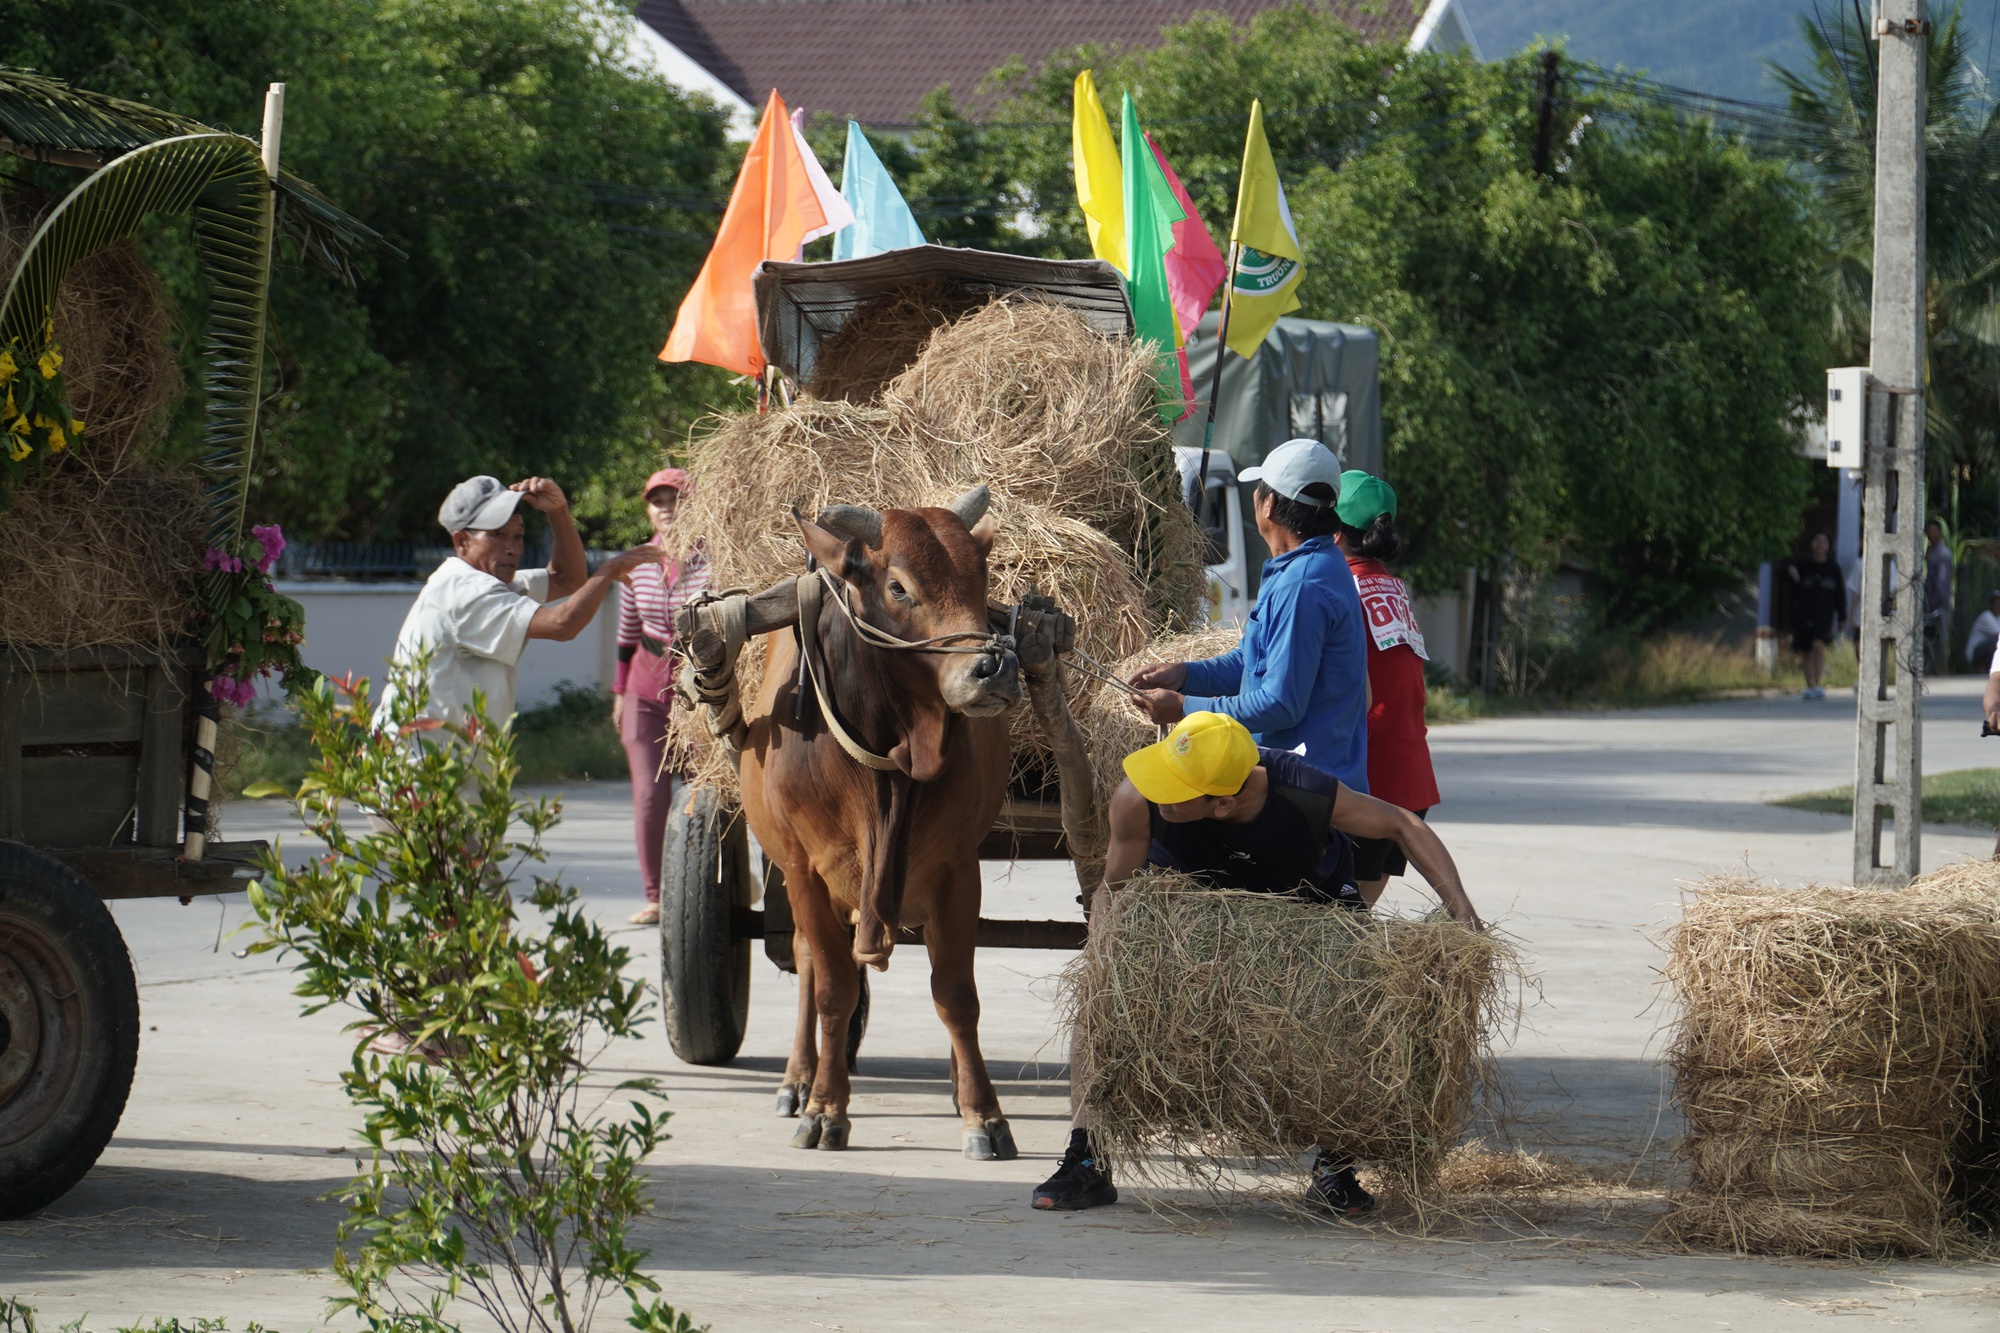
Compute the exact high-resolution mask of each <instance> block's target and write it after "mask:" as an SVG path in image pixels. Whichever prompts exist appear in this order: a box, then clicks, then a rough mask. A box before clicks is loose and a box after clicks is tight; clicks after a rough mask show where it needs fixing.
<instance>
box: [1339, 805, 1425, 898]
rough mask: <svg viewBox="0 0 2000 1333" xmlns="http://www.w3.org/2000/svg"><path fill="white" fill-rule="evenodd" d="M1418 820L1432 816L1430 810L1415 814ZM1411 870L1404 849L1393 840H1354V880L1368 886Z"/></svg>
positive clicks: (1419, 811)
mask: <svg viewBox="0 0 2000 1333" xmlns="http://www.w3.org/2000/svg"><path fill="white" fill-rule="evenodd" d="M1415 813H1416V816H1417V818H1418V819H1423V818H1425V817H1426V816H1428V815H1429V814H1430V811H1429V810H1418V811H1416V812H1415ZM1409 868H1410V863H1409V862H1408V861H1407V860H1405V859H1404V858H1403V849H1402V848H1401V847H1398V846H1397V845H1396V842H1395V839H1393V838H1356V839H1355V840H1354V878H1356V879H1357V880H1360V881H1361V882H1362V883H1363V884H1366V883H1367V882H1368V881H1369V880H1373V879H1387V878H1388V877H1390V876H1392V875H1400V874H1402V873H1403V872H1404V871H1406V870H1408V869H1409Z"/></svg>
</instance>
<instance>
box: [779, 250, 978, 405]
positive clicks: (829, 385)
mask: <svg viewBox="0 0 2000 1333" xmlns="http://www.w3.org/2000/svg"><path fill="white" fill-rule="evenodd" d="M985 303H986V298H985V297H984V296H982V295H977V294H974V293H972V292H970V291H968V290H967V289H966V288H964V287H962V286H960V285H959V284H958V283H955V282H952V281H950V280H948V279H945V278H928V279H923V280H921V281H918V282H912V283H908V284H906V285H904V286H902V287H898V288H897V289H896V290H894V291H892V292H888V293H885V294H884V295H881V296H877V297H874V298H873V299H871V300H868V301H864V302H862V303H861V304H860V305H859V306H857V307H856V308H855V310H854V313H853V314H851V315H849V316H848V317H847V322H846V323H845V324H843V325H841V326H840V332H838V333H836V334H835V335H834V336H833V337H831V338H828V339H827V340H826V341H825V342H823V343H821V344H820V346H819V355H818V357H817V359H816V362H815V364H814V366H813V381H812V395H813V397H815V398H819V399H823V400H825V401H827V402H834V401H836V400H838V401H841V402H848V403H871V402H873V401H875V399H876V398H878V397H880V396H881V393H882V389H883V387H884V386H885V385H887V384H888V383H889V381H890V380H892V379H894V378H896V376H898V375H900V374H902V373H903V371H904V369H905V368H907V367H908V366H909V364H910V363H911V362H912V361H915V360H916V359H917V356H918V354H919V353H921V352H922V351H923V350H924V344H925V343H927V342H929V341H930V337H931V334H932V333H934V332H936V331H937V329H938V328H939V327H940V326H942V325H945V324H949V323H951V322H952V321H953V320H955V319H957V318H959V316H961V315H964V314H967V313H969V312H971V311H973V310H976V309H978V308H979V307H980V306H982V305H984V304H985Z"/></svg>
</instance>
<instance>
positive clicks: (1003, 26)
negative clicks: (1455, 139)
mask: <svg viewBox="0 0 2000 1333" xmlns="http://www.w3.org/2000/svg"><path fill="white" fill-rule="evenodd" d="M1285 2H1286V0H642V3H640V4H639V5H638V7H637V16H638V19H639V21H640V22H641V23H643V24H645V25H646V26H647V27H649V28H651V29H652V30H653V32H654V33H655V34H657V35H658V36H659V37H660V38H662V39H664V40H665V41H666V42H668V43H670V44H671V45H672V46H673V47H675V48H677V49H678V50H679V51H680V52H681V53H682V54H683V55H685V56H686V57H687V58H688V59H689V60H691V61H693V62H694V63H696V64H698V65H700V66H701V67H702V68H703V69H705V70H707V71H708V72H709V73H710V74H712V75H713V76H714V77H715V78H716V79H717V80H719V81H720V82H722V83H724V84H726V85H728V86H729V87H730V88H731V89H733V90H734V91H735V92H736V93H737V94H738V95H739V96H741V97H742V98H743V100H744V101H746V102H748V103H749V104H750V105H751V106H758V105H761V104H762V103H763V102H764V100H765V98H766V97H768V96H769V95H770V91H771V89H773V88H776V89H777V90H778V91H779V92H780V93H781V94H783V96H784V98H785V101H786V102H787V103H788V104H790V105H792V106H794V107H804V108H805V109H806V110H807V111H809V112H813V113H820V112H830V113H832V114H834V115H837V116H848V117H852V118H853V119H855V120H859V121H863V122H865V123H870V124H876V125H891V124H898V123H907V122H909V121H911V120H914V119H915V118H916V115H917V112H918V109H919V106H920V104H921V102H922V101H923V97H924V94H925V93H928V92H929V91H931V89H933V88H936V87H937V86H938V85H939V84H948V85H950V87H951V90H952V95H953V97H954V98H955V99H956V100H957V102H958V104H959V106H960V107H961V108H963V109H965V110H967V111H969V112H972V113H974V114H976V113H977V112H978V111H980V110H982V109H985V108H986V107H987V105H988V103H989V100H990V99H983V98H981V97H979V95H978V92H977V89H978V86H979V82H980V80H981V79H983V78H984V77H985V76H986V75H987V74H988V73H989V72H990V71H992V70H993V69H994V68H995V67H997V66H999V65H1001V64H1004V63H1005V62H1006V61H1007V59H1008V58H1009V57H1011V56H1020V57H1022V58H1023V59H1025V60H1026V61H1027V62H1028V64H1029V65H1030V67H1033V66H1036V65H1039V64H1040V63H1041V62H1043V61H1045V60H1046V59H1048V58H1049V57H1050V56H1052V55H1054V54H1056V53H1057V52H1060V51H1066V50H1069V49H1070V48H1072V47H1075V46H1079V45H1082V44H1084V43H1086V42H1094V43H1096V44H1098V45H1100V46H1105V47H1109V48H1111V49H1113V50H1131V49H1137V48H1141V47H1147V46H1152V45H1154V44H1156V43H1157V42H1158V41H1159V39H1160V29H1161V28H1163V27H1165V26H1166V25H1168V24H1172V23H1180V22H1183V21H1185V20H1186V19H1189V18H1191V17H1193V16H1194V15H1196V14H1199V13H1215V12H1220V13H1222V14H1223V15H1225V16H1227V17H1228V18H1230V19H1232V20H1234V21H1235V22H1238V23H1242V22H1245V21H1247V20H1249V19H1250V18H1251V17H1253V16H1254V15H1256V14H1258V13H1261V12H1262V11H1264V10H1266V9H1275V8H1279V7H1281V5H1282V4H1283V3H1285ZM1321 2H1322V3H1325V4H1326V5H1327V7H1328V8H1330V9H1331V10H1332V11H1333V12H1334V13H1335V14H1336V15H1338V16H1339V17H1340V19H1341V20H1342V21H1343V22H1345V23H1347V24H1349V25H1351V26H1352V27H1354V28H1355V29H1356V30H1357V31H1359V32H1360V33H1361V34H1362V36H1363V37H1364V38H1366V39H1367V40H1369V41H1373V42H1380V43H1382V44H1384V45H1388V44H1394V45H1397V46H1402V45H1406V44H1408V43H1409V42H1410V41H1411V38H1412V36H1413V34H1417V33H1418V32H1419V29H1420V28H1422V29H1423V30H1424V34H1425V35H1428V33H1429V31H1430V30H1432V29H1435V28H1436V27H1437V26H1438V25H1437V15H1431V14H1430V11H1433V10H1436V11H1439V12H1440V13H1442V12H1443V11H1445V10H1447V9H1449V10H1451V11H1453V17H1454V18H1457V19H1461V20H1462V16H1459V15H1457V14H1456V10H1457V5H1456V3H1455V2H1454V0H1321ZM1427 15H1429V22H1428V23H1426V22H1425V20H1426V17H1427ZM1447 26H1449V25H1447ZM1460 26H1462V22H1461V24H1460ZM1454 31H1455V29H1454ZM1467 35H1468V37H1469V34H1467ZM1419 44H1420V45H1421V44H1422V43H1421V42H1420V43H1419Z"/></svg>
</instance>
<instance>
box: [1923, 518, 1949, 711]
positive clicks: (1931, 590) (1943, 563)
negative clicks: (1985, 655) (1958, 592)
mask: <svg viewBox="0 0 2000 1333" xmlns="http://www.w3.org/2000/svg"><path fill="white" fill-rule="evenodd" d="M1952 565H1953V561H1952V558H1951V545H1950V543H1948V542H1946V541H1945V539H1944V524H1942V523H1940V522H1939V521H1938V520H1936V519H1932V520H1931V521H1930V522H1928V523H1926V524H1924V661H1925V671H1926V673H1927V674H1928V673H1929V672H1934V671H1935V672H1942V671H1944V670H1945V668H1946V667H1947V666H1949V665H1950V663H1951V653H1950V650H1951V575H1952Z"/></svg>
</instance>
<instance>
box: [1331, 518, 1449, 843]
mask: <svg viewBox="0 0 2000 1333" xmlns="http://www.w3.org/2000/svg"><path fill="white" fill-rule="evenodd" d="M1347 567H1348V569H1349V570H1351V571H1352V572H1353V574H1354V587H1355V590H1356V591H1357V592H1359V593H1360V594H1361V611H1362V616H1363V619H1364V621H1365V622H1366V624H1367V627H1368V689H1369V692H1370V693H1371V694H1373V695H1374V702H1373V703H1372V704H1370V705H1369V708H1368V794H1369V795H1370V796H1373V797H1375V798H1376V799H1377V800H1381V801H1387V802H1388V803H1389V804H1391V805H1400V806H1402V807H1403V808H1404V809H1405V810H1428V809H1430V808H1431V807H1432V806H1434V805H1436V804H1437V803H1438V788H1437V774H1436V773H1434V772H1433V771H1432V770H1431V747H1430V744H1429V742H1427V741H1426V740H1425V739H1424V736H1425V730H1424V695H1425V690H1424V663H1425V662H1426V661H1428V660H1429V654H1427V653H1426V652H1425V651H1424V635H1423V631H1422V630H1420V629H1418V628H1417V617H1416V615H1415V613H1414V612H1412V611H1411V610H1410V594H1409V592H1408V591H1407V590H1406V589H1405V588H1404V587H1403V581H1402V580H1401V579H1399V578H1397V577H1396V576H1395V575H1394V574H1391V573H1390V572H1389V571H1388V570H1387V569H1386V568H1384V567H1383V566H1382V564H1381V562H1379V561H1376V560H1369V559H1366V558H1364V557H1361V556H1349V557H1348V558H1347Z"/></svg>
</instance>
